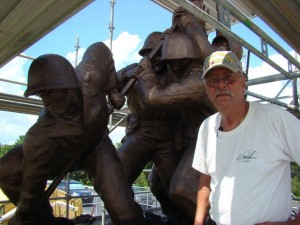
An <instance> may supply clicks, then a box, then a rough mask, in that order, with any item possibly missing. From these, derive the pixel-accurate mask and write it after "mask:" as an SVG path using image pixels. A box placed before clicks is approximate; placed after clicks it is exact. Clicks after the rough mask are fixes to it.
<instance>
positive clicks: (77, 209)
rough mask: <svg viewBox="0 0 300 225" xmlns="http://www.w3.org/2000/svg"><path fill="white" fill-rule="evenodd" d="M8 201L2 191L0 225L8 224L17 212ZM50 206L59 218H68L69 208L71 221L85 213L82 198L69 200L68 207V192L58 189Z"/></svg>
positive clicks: (52, 196)
mask: <svg viewBox="0 0 300 225" xmlns="http://www.w3.org/2000/svg"><path fill="white" fill-rule="evenodd" d="M7 201H8V198H7V197H6V195H5V194H4V193H3V192H2V190H1V189H0V224H7V223H8V221H9V220H10V218H11V217H12V216H13V215H14V213H15V211H16V207H15V205H14V204H12V203H6V202H7ZM1 202H4V203H1ZM50 204H51V206H52V209H53V214H54V216H57V217H67V206H68V208H69V210H68V218H69V219H74V218H75V217H76V216H80V215H81V214H82V212H83V209H82V200H81V199H80V198H74V199H69V204H68V205H67V200H66V192H65V191H62V190H58V189H55V191H54V192H53V193H52V195H51V196H50Z"/></svg>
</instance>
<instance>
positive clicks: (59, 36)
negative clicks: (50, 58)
mask: <svg viewBox="0 0 300 225" xmlns="http://www.w3.org/2000/svg"><path fill="white" fill-rule="evenodd" d="M115 2H116V3H115V7H114V18H113V26H114V30H113V42H112V53H113V58H114V61H115V66H116V69H117V70H119V69H121V68H123V67H125V66H126V65H129V64H131V63H134V62H138V61H139V60H140V58H141V57H140V56H139V55H138V51H139V49H140V48H141V47H142V45H143V42H144V40H145V39H146V37H147V36H148V34H150V33H151V32H153V31H165V30H166V29H167V28H170V26H171V20H172V14H171V13H170V12H169V11H167V10H165V9H164V8H162V7H160V6H159V5H157V4H156V3H154V2H152V1H150V0H139V1H137V0H126V1H124V0H122V1H121V0H115ZM110 19H111V5H110V1H109V0H95V1H94V2H92V3H91V4H90V5H88V6H87V7H85V8H84V9H82V10H81V11H80V12H78V13H77V14H75V15H74V16H73V17H71V18H70V19H68V20H67V21H66V22H64V23H63V24H62V25H60V26H59V27H57V28H56V29H54V30H53V31H51V32H50V33H49V34H47V35H46V36H45V37H44V38H42V39H41V40H39V41H38V42H36V43H35V44H34V45H32V46H31V47H29V48H28V49H26V50H25V51H24V52H23V53H22V54H24V55H27V56H30V57H33V58H36V57H38V56H40V55H42V54H47V53H55V54H60V55H62V56H64V57H66V58H67V59H68V60H69V61H70V62H71V63H72V64H73V65H74V66H75V45H76V40H77V38H78V39H79V46H80V48H79V51H78V63H79V62H80V60H81V57H82V55H83V53H84V51H85V50H86V49H87V48H88V46H89V45H91V44H93V43H95V42H98V41H101V42H104V43H105V44H107V45H108V46H109V40H110V35H111V34H110V31H109V29H108V28H109V23H110ZM253 21H254V22H255V23H256V24H257V25H259V26H260V27H261V28H262V29H263V30H264V31H265V32H266V33H268V34H269V35H270V36H272V38H274V40H276V41H277V42H278V43H280V44H281V46H282V47H283V48H285V49H286V50H287V51H288V52H290V53H291V54H292V55H293V56H295V53H294V51H293V50H292V48H291V47H290V46H289V45H287V44H286V43H285V42H284V41H282V40H281V39H280V38H279V37H278V36H277V35H276V34H275V33H274V32H273V31H272V30H271V29H270V28H269V27H268V26H267V25H266V24H264V23H263V21H261V20H259V19H257V18H256V19H254V20H253ZM232 31H233V32H235V33H236V34H238V35H239V36H240V37H241V38H243V39H245V40H246V41H248V42H250V44H252V45H253V46H254V47H256V48H258V49H260V40H259V39H258V38H257V36H256V35H254V34H253V33H252V32H251V31H249V30H248V29H247V28H246V27H245V26H243V25H242V24H237V25H234V26H233V27H232ZM213 36H214V33H212V34H209V40H210V41H211V40H212V38H213ZM244 53H245V54H246V52H245V51H244ZM269 55H270V58H271V59H272V60H274V61H275V62H278V63H279V64H280V65H282V67H283V68H287V62H286V60H284V58H283V57H282V56H281V55H279V54H278V53H277V52H276V51H275V50H273V49H271V48H270V49H269ZM244 61H245V59H244ZM30 63H31V60H28V59H24V58H21V57H16V58H15V59H13V60H12V61H10V62H9V63H7V64H6V65H5V66H3V67H2V68H0V78H3V79H9V80H13V81H17V82H22V83H27V72H28V68H29V66H30ZM277 73H278V72H277V71H276V70H275V69H273V68H272V67H270V66H269V65H268V64H266V63H265V62H262V61H261V60H260V59H259V58H257V57H255V56H253V55H251V58H250V68H249V76H250V77H251V78H256V77H260V76H266V75H272V74H277ZM282 83H283V82H273V83H271V84H265V85H256V86H255V87H251V89H250V90H251V91H254V92H256V93H260V94H264V95H267V96H269V97H274V96H275V95H276V94H277V92H278V90H280V89H281V87H282ZM25 88H26V86H24V85H16V84H9V83H5V82H1V81H0V92H1V93H8V94H14V95H19V96H22V95H23V93H24V90H25ZM286 93H290V90H289V88H287V89H286ZM36 119H37V116H33V115H27V114H20V113H11V112H5V111H0V144H12V143H14V142H15V140H16V139H17V138H18V137H19V136H20V135H24V134H25V133H26V132H27V130H28V129H29V128H30V127H31V126H32V125H33V124H34V123H35V121H36ZM123 135H124V129H123V128H121V129H120V128H118V129H115V130H114V131H113V132H112V133H111V134H110V136H111V138H112V140H113V142H114V143H116V142H120V140H121V138H122V136H123Z"/></svg>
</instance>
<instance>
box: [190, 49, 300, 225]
mask: <svg viewBox="0 0 300 225" xmlns="http://www.w3.org/2000/svg"><path fill="white" fill-rule="evenodd" d="M202 77H203V79H204V84H205V90H206V93H207V95H208V98H209V99H210V101H211V102H212V103H213V105H214V106H215V107H216V108H217V109H218V112H217V113H216V114H214V115H212V116H210V117H209V118H207V119H206V120H205V121H204V122H203V123H202V125H201V127H200V130H199V134H198V140H197V145H196V150H195V155H194V161H193V167H194V168H195V169H196V170H198V171H200V172H201V173H202V175H201V176H200V179H199V187H198V197H197V212H196V217H195V225H202V224H204V221H205V218H206V215H207V213H208V209H209V207H210V215H211V218H212V219H213V220H214V221H215V223H216V224H232V225H236V224H238V225H254V224H264V225H271V224H274V225H275V224H281V225H283V224H300V214H299V215H298V216H297V217H296V219H295V220H290V219H289V216H290V214H291V207H292V201H291V194H290V193H291V174H290V162H291V161H295V162H297V163H298V164H300V151H299V146H300V139H299V137H298V134H299V132H300V122H299V120H298V119H297V118H296V117H294V116H293V115H292V114H290V113H289V112H287V111H286V110H284V109H282V108H281V107H278V106H276V105H272V104H261V103H257V102H248V101H246V99H245V96H244V93H245V87H246V77H245V76H244V75H243V73H242V68H241V65H240V62H239V60H238V58H237V56H236V55H235V54H234V53H233V52H231V51H217V52H214V53H212V54H211V55H210V56H208V57H207V58H206V60H205V62H204V67H203V75H202Z"/></svg>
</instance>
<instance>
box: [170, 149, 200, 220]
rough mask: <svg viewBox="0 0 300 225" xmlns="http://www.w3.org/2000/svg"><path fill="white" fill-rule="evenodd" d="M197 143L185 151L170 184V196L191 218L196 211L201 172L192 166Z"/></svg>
mask: <svg viewBox="0 0 300 225" xmlns="http://www.w3.org/2000/svg"><path fill="white" fill-rule="evenodd" d="M194 147H195V143H191V144H190V146H189V147H188V148H187V149H186V150H185V151H184V153H183V155H182V157H181V159H180V162H179V164H178V166H177V168H176V171H175V172H174V175H173V177H172V181H171V186H170V192H169V194H170V198H171V200H172V201H173V202H174V203H175V204H176V206H177V207H178V208H180V209H181V210H182V211H183V212H184V213H185V214H186V215H188V216H189V218H190V219H192V220H193V219H194V217H195V212H196V200H197V189H198V181H199V176H200V173H199V172H198V171H196V170H195V169H193V168H192V160H193V156H194V150H195V148H194Z"/></svg>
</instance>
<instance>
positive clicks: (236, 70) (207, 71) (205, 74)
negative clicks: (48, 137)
mask: <svg viewBox="0 0 300 225" xmlns="http://www.w3.org/2000/svg"><path fill="white" fill-rule="evenodd" d="M217 67H223V68H227V69H229V70H231V71H232V72H235V73H236V72H238V71H239V70H238V69H236V68H233V67H232V66H230V65H226V64H215V65H212V66H211V67H210V68H208V69H207V70H206V71H205V72H204V73H203V75H202V77H203V79H205V77H206V76H207V74H208V73H209V72H210V71H211V70H212V69H214V68H217Z"/></svg>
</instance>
